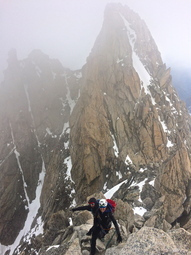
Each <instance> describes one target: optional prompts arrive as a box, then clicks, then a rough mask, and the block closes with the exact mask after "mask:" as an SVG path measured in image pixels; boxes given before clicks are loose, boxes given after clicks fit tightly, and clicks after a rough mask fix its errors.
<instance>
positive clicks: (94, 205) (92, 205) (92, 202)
mask: <svg viewBox="0 0 191 255" xmlns="http://www.w3.org/2000/svg"><path fill="white" fill-rule="evenodd" d="M98 208H99V203H98V200H96V199H95V197H91V198H90V199H89V201H88V205H85V206H79V207H76V208H72V209H71V210H72V212H75V211H85V210H87V211H89V212H91V213H92V214H93V216H95V214H96V212H97V210H98ZM92 229H93V227H92V228H90V230H89V231H88V232H87V234H86V235H88V236H90V235H91V234H92Z"/></svg>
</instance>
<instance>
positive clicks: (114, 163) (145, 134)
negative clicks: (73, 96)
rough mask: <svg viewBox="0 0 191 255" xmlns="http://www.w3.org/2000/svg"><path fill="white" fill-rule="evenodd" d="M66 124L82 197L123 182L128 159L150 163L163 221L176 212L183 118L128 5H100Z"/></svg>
mask: <svg viewBox="0 0 191 255" xmlns="http://www.w3.org/2000/svg"><path fill="white" fill-rule="evenodd" d="M70 125H71V156H72V162H73V168H72V176H73V179H74V181H75V183H76V187H77V190H80V191H81V192H80V196H82V195H83V197H82V198H85V196H86V195H85V194H86V192H87V191H88V193H90V192H91V191H93V192H95V191H96V190H97V189H101V190H104V188H105V189H107V188H111V187H112V186H113V185H115V184H117V183H118V182H119V181H120V180H119V179H120V178H121V180H124V179H128V176H129V170H128V168H129V167H130V166H129V163H128V162H127V161H126V159H127V158H130V159H131V165H133V167H134V169H135V171H137V172H139V170H140V169H141V168H142V166H144V167H145V168H147V169H148V167H149V166H150V165H151V164H152V165H154V166H155V165H157V166H158V169H159V170H157V172H156V175H157V180H159V179H160V181H159V183H160V184H159V185H157V190H158V192H159V193H160V194H161V195H165V196H166V202H165V204H166V206H165V212H166V216H167V218H168V220H170V222H172V221H174V220H175V219H176V218H177V216H178V215H180V214H181V213H182V212H183V206H182V205H183V202H184V199H185V196H186V197H187V194H186V187H187V185H188V180H189V179H190V156H189V153H190V117H189V115H188V113H187V110H186V109H185V106H184V105H183V103H182V102H181V101H180V100H179V98H178V96H177V94H176V92H175V90H174V88H173V87H172V84H171V76H170V70H169V69H166V67H165V65H164V64H163V62H162V60H161V57H160V53H159V51H158V49H157V46H156V44H155V43H154V41H153V39H152V37H151V35H150V33H149V31H148V29H147V27H146V25H145V23H144V22H143V21H142V20H141V19H140V18H139V17H138V16H137V14H135V13H133V12H132V11H131V10H130V9H129V8H128V7H122V6H121V5H116V4H114V5H109V6H108V7H107V8H106V11H105V20H104V24H103V27H102V30H101V32H100V34H99V36H98V38H97V40H96V42H95V45H94V47H93V49H92V52H91V54H90V56H89V57H88V59H87V64H86V66H85V67H84V68H83V79H82V88H81V95H80V98H79V100H78V102H77V104H76V106H75V108H74V111H73V113H72V115H71V118H70ZM114 145H115V149H114V148H113V147H114ZM117 172H120V178H117V176H116V175H117V174H116V173H117ZM147 172H148V175H149V170H147ZM167 176H168V178H166V177H167ZM169 180H175V182H174V181H172V182H171V181H169ZM105 183H106V184H105ZM176 190H177V192H176ZM171 193H173V196H171ZM173 201H176V205H175V202H173ZM177 201H178V203H177ZM175 208H176V209H177V210H176V209H175ZM174 210H175V211H176V213H175V214H174ZM172 212H173V213H172ZM170 215H171V216H170Z"/></svg>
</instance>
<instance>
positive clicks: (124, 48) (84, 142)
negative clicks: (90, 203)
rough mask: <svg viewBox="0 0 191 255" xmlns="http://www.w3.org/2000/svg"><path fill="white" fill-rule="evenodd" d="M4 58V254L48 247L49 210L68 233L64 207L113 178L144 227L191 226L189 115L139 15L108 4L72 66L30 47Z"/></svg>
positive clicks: (0, 228) (0, 213)
mask: <svg viewBox="0 0 191 255" xmlns="http://www.w3.org/2000/svg"><path fill="white" fill-rule="evenodd" d="M8 64H9V65H8V68H7V70H6V72H5V79H4V82H3V83H2V84H1V87H0V90H1V91H0V152H1V153H0V157H1V158H0V206H1V209H0V218H1V222H0V242H1V244H2V245H1V253H2V254H4V252H5V251H6V250H7V249H10V254H13V251H14V249H15V248H16V247H17V246H18V245H19V242H20V240H21V239H22V237H24V236H25V238H24V239H23V241H22V246H20V251H19V249H17V250H16V251H15V253H14V254H21V252H22V250H24V249H25V248H26V247H28V248H27V249H29V248H30V249H32V248H31V247H33V248H34V246H35V245H36V243H37V242H38V245H37V246H38V247H36V246H35V247H36V249H37V250H39V249H40V248H39V247H41V248H42V247H43V249H42V250H41V251H42V252H44V253H43V254H46V249H45V247H47V246H49V245H51V244H55V243H56V244H57V243H58V242H57V241H58V240H57V239H56V240H57V241H54V240H55V239H54V238H56V235H57V233H56V232H54V227H53V225H54V224H53V223H52V222H54V223H55V222H56V220H55V219H57V218H56V217H58V218H59V222H61V223H60V224H63V226H64V228H65V230H64V231H65V232H64V235H63V236H64V237H63V236H62V238H65V239H66V236H67V233H69V234H71V233H73V232H72V228H71V226H69V227H68V225H69V213H68V208H69V207H70V206H71V205H72V204H73V203H75V202H77V203H79V202H80V203H81V202H84V201H85V200H86V197H87V196H88V195H91V194H93V193H95V192H100V191H102V192H103V193H105V196H107V191H108V190H109V189H111V188H112V187H114V186H115V185H117V184H119V186H118V189H115V191H116V190H117V191H116V192H115V193H114V192H113V193H114V197H115V198H117V199H119V200H120V203H119V204H120V205H121V208H123V207H124V205H125V208H128V212H130V215H131V214H132V212H131V211H132V209H129V208H135V207H143V208H144V209H145V211H146V213H145V216H144V219H142V222H144V224H145V226H147V227H157V228H160V229H163V230H165V229H166V228H167V226H168V228H170V227H169V226H171V227H172V226H173V224H175V221H178V222H179V223H180V225H181V226H182V227H184V228H185V229H186V230H189V231H191V228H190V222H191V220H190V219H191V210H190V208H191V201H190V198H191V168H190V152H191V131H190V128H191V119H190V115H189V114H188V111H187V109H186V108H185V105H184V104H183V103H182V102H181V101H180V100H179V98H178V96H177V94H176V91H175V90H174V88H173V86H172V82H171V74H170V69H166V66H165V64H164V63H163V62H162V59H161V56H160V53H159V51H158V49H157V46H156V44H155V42H154V40H153V38H152V36H151V34H150V32H149V30H148V28H147V27H146V24H145V23H144V21H143V20H141V19H140V18H139V16H138V15H137V14H135V13H134V12H133V11H132V10H130V9H129V8H128V7H127V6H122V5H120V4H110V5H108V6H107V7H106V10H105V19H104V23H103V26H102V29H101V31H100V34H99V36H98V37H97V40H96V42H95V45H94V47H93V49H92V51H91V53H90V55H89V56H88V58H87V63H86V65H85V66H84V67H83V68H82V70H80V71H70V70H68V69H65V68H63V67H62V65H61V64H60V62H59V61H57V60H52V59H50V58H49V57H48V56H46V55H45V54H43V53H42V52H40V51H38V50H34V51H33V52H32V53H31V54H30V55H29V57H28V58H27V59H25V60H23V61H18V60H17V57H16V52H15V51H12V52H10V55H9V61H8ZM61 210H64V212H60V211H61ZM126 210H127V209H126ZM126 214H127V213H126ZM126 214H125V213H124V215H126ZM121 215H122V214H120V213H117V219H118V220H121V222H122V226H123V227H124V228H126V227H127V225H128V224H127V223H124V221H125V220H124V218H123V219H122V216H121ZM70 216H71V215H70ZM131 216H132V215H131ZM183 216H184V217H183ZM54 217H55V218H54ZM130 218H131V221H133V217H130ZM123 223H124V224H123ZM171 224H172V225H171ZM131 225H133V223H132V224H131ZM137 225H139V224H137ZM141 226H142V225H141ZM43 227H44V229H43ZM56 229H57V231H58V232H59V231H61V228H60V226H57V228H56ZM43 231H44V232H43ZM128 231H129V229H128V227H127V232H128ZM53 232H54V233H53ZM34 233H35V235H37V234H39V233H44V239H43V238H42V239H43V241H42V240H41V241H39V239H38V238H37V239H35V237H34V236H33V238H34V240H35V242H33V244H34V243H35V245H34V246H33V245H31V246H30V245H28V243H29V244H31V242H32V241H31V240H32V238H31V236H32V235H33V234H34ZM128 233H129V232H128ZM62 234H63V233H62ZM69 234H68V235H69ZM59 235H61V232H59ZM45 237H48V238H47V239H46V238H45ZM126 237H127V236H126ZM72 238H73V237H72ZM72 238H71V240H73V239H72ZM65 239H64V240H65ZM34 240H33V241H34ZM66 240H67V239H66ZM39 243H40V244H39ZM9 245H11V246H9ZM27 245H28V246H27ZM43 245H44V246H43ZM7 246H8V247H7ZM29 246H30V247H29ZM63 247H64V248H63V249H64V250H65V249H66V243H64V244H63ZM66 250H67V249H66ZM34 254H36V253H34ZM47 254H51V253H47ZM63 254H65V253H63Z"/></svg>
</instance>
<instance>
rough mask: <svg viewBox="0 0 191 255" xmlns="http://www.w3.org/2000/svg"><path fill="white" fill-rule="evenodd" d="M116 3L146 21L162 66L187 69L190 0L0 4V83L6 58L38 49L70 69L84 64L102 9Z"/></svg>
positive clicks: (20, 0) (3, 0) (1, 0)
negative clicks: (124, 6)
mask: <svg viewBox="0 0 191 255" xmlns="http://www.w3.org/2000/svg"><path fill="white" fill-rule="evenodd" d="M108 2H121V3H122V4H126V5H128V6H129V7H130V8H131V9H132V10H134V11H135V12H137V13H138V14H139V16H140V17H141V18H142V19H143V20H144V21H145V22H146V24H147V26H148V28H149V30H150V32H151V34H152V36H153V38H154V40H155V42H156V44H157V46H158V48H159V51H160V52H161V54H162V58H163V61H164V62H165V63H166V64H167V66H168V67H169V66H171V67H172V66H173V67H174V66H183V67H189V69H190V70H191V49H190V47H191V0H118V1H112V0H111V1H110V0H0V44H1V47H0V72H1V73H0V76H1V78H0V80H2V71H3V70H4V69H5V68H6V66H7V54H8V51H9V50H10V49H12V48H15V49H16V50H17V56H18V59H24V58H26V57H27V56H28V55H29V53H30V52H31V51H32V50H33V49H41V50H42V51H43V52H44V53H46V54H47V55H49V57H50V58H57V59H59V60H60V61H61V63H62V64H63V65H64V66H65V67H68V68H71V69H73V70H74V69H79V68H81V67H82V65H83V64H85V62H86V57H87V56H88V55H89V53H90V51H91V48H92V47H93V44H94V42H95V39H96V37H97V35H98V33H99V31H100V30H101V26H102V22H103V14H104V8H105V5H106V4H107V3H108Z"/></svg>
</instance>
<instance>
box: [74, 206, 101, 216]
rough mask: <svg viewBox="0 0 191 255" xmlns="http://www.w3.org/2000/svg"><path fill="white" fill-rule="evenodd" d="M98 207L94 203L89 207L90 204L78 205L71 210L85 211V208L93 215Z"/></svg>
mask: <svg viewBox="0 0 191 255" xmlns="http://www.w3.org/2000/svg"><path fill="white" fill-rule="evenodd" d="M98 208H99V204H98V203H95V206H94V207H91V205H85V206H79V207H76V208H73V209H72V211H73V212H75V211H85V210H87V211H89V212H91V213H92V214H93V216H95V214H96V212H97V210H98Z"/></svg>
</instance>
